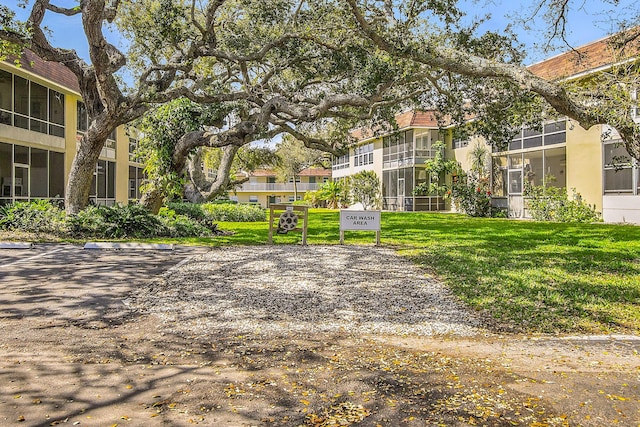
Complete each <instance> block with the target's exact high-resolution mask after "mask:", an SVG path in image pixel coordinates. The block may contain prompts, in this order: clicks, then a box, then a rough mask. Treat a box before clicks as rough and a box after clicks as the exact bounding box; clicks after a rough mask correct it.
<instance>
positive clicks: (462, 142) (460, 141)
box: [451, 139, 469, 150]
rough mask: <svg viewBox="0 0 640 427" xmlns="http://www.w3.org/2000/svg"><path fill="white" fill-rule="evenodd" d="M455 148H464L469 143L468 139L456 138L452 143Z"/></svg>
mask: <svg viewBox="0 0 640 427" xmlns="http://www.w3.org/2000/svg"><path fill="white" fill-rule="evenodd" d="M451 145H452V146H453V149H454V150H457V149H458V148H464V147H466V146H468V145H469V140H468V139H454V140H453V142H452V144H451Z"/></svg>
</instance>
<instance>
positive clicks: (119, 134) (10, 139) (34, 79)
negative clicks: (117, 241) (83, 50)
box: [0, 60, 140, 203]
mask: <svg viewBox="0 0 640 427" xmlns="http://www.w3.org/2000/svg"><path fill="white" fill-rule="evenodd" d="M38 61H39V62H38V63H37V64H36V65H37V66H38V67H37V69H38V70H40V71H42V70H46V69H47V66H48V64H47V63H45V62H43V61H41V60H38ZM52 67H53V66H52ZM29 69H30V67H29V66H28V65H25V66H23V67H15V66H14V65H12V64H11V63H7V62H0V70H3V71H5V72H8V73H11V74H13V75H14V76H18V77H21V78H24V79H27V80H28V81H30V82H31V84H33V83H35V84H38V85H41V86H44V87H46V88H48V89H49V90H53V91H56V92H59V93H61V94H63V95H64V125H63V126H64V137H60V136H53V135H49V134H45V133H41V132H37V131H35V130H28V129H23V128H21V127H17V126H13V125H6V124H0V143H5V144H10V145H12V146H14V147H29V148H30V149H31V150H34V149H38V150H47V151H49V152H54V153H63V155H64V166H63V168H62V169H63V170H59V169H57V170H53V168H52V167H51V165H48V169H49V174H51V173H53V174H56V176H59V175H57V174H63V177H64V187H65V188H66V183H67V180H68V176H69V172H70V171H71V165H72V162H73V158H74V156H75V153H76V151H77V147H78V143H79V139H80V137H79V135H78V132H77V128H78V123H77V122H78V121H77V105H78V102H80V101H81V97H80V95H79V93H78V92H76V91H75V90H73V89H70V88H68V87H66V86H64V85H62V84H59V83H56V82H55V81H53V80H50V79H47V78H44V77H42V76H41V75H38V74H36V73H35V72H30V71H29ZM52 70H53V72H54V74H55V73H60V72H61V70H60V67H58V68H56V67H53V68H52ZM62 71H64V70H62ZM66 71H68V70H66ZM69 73H70V72H69ZM58 76H59V75H58ZM66 77H69V76H68V75H67V76H66ZM52 78H55V77H52ZM14 81H15V77H14ZM49 95H51V93H50V92H49ZM2 96H4V97H5V99H7V98H6V97H7V96H11V99H13V93H8V92H5V93H3V94H2ZM33 99H37V98H34V95H33V93H31V94H30V95H29V101H30V102H29V104H30V108H31V103H32V102H33ZM51 99H53V98H51ZM17 103H18V100H14V103H13V107H14V109H13V111H14V118H15V117H17V116H16V115H15V107H16V104H17ZM47 108H49V106H48V107H47ZM51 111H53V110H51ZM31 112H32V114H33V110H32V111H31ZM2 155H3V156H6V157H7V158H3V159H1V160H2V163H1V164H5V165H8V164H10V165H11V166H10V167H6V169H7V171H6V172H5V171H4V170H3V171H2V174H3V175H5V174H8V175H11V176H13V174H14V173H15V164H14V159H13V157H12V156H11V155H10V154H7V153H5V152H3V153H2ZM100 159H101V160H103V161H105V160H106V161H110V162H115V198H114V199H111V201H110V203H113V202H119V203H126V202H127V201H128V184H129V182H128V181H129V165H135V166H137V167H140V165H139V164H137V163H132V162H130V161H129V138H128V137H127V135H126V132H125V128H124V126H121V127H119V128H118V129H117V131H116V147H115V150H114V149H112V148H105V149H103V150H102V153H101V156H100ZM31 166H32V165H30V167H29V169H28V170H29V176H30V184H31V190H32V191H31V194H30V195H29V196H24V198H28V197H36V195H35V194H34V191H33V190H34V183H35V180H36V179H39V177H40V176H42V171H36V170H34V168H33V167H31ZM36 172H37V173H36ZM11 176H8V177H7V176H3V177H2V180H3V185H4V180H5V179H7V178H9V179H11ZM13 184H15V183H13ZM13 184H12V185H13ZM2 195H3V196H5V194H4V188H3V193H2ZM49 196H50V197H53V194H50V195H49ZM38 197H39V196H38ZM2 200H3V202H4V203H6V202H7V201H11V200H12V199H11V198H10V197H5V198H3V199H2Z"/></svg>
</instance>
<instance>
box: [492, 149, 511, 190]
mask: <svg viewBox="0 0 640 427" xmlns="http://www.w3.org/2000/svg"><path fill="white" fill-rule="evenodd" d="M507 172H508V168H507V156H495V157H493V195H494V196H496V197H504V196H507V195H508V194H509V190H508V189H507V183H508V182H509V179H508V178H507Z"/></svg>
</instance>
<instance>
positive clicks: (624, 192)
mask: <svg viewBox="0 0 640 427" xmlns="http://www.w3.org/2000/svg"><path fill="white" fill-rule="evenodd" d="M578 51H579V52H580V54H581V57H580V61H576V52H569V53H565V54H561V55H558V56H556V57H553V58H550V59H547V60H545V61H542V62H540V63H538V64H534V65H532V66H530V67H529V70H530V71H532V72H533V73H534V74H537V75H539V76H542V77H545V78H547V79H550V80H575V79H582V78H588V77H589V76H590V75H593V74H594V73H602V72H607V71H608V70H609V69H611V68H612V67H614V66H615V65H616V64H614V63H613V62H612V60H611V58H612V57H613V56H612V54H611V53H610V50H609V39H602V40H599V41H596V42H593V43H590V44H588V45H586V46H583V47H581V48H578ZM634 60H635V58H634ZM632 114H633V115H634V117H635V119H636V121H638V120H640V114H639V110H638V108H635V109H634V111H633V112H632ZM396 123H397V130H395V131H394V132H390V133H388V134H383V135H375V136H373V135H372V134H371V133H370V132H367V130H363V129H358V130H355V131H354V132H353V135H352V136H354V137H355V138H356V140H357V142H355V143H354V144H352V145H351V146H350V148H349V152H348V154H345V155H343V156H342V157H339V158H334V159H333V178H334V179H336V178H343V177H346V176H350V175H353V174H355V173H357V172H358V171H360V170H373V171H375V172H376V174H377V175H378V176H379V177H380V178H381V186H382V188H381V190H382V196H383V201H384V202H383V208H384V209H388V210H402V211H452V210H455V206H453V205H452V203H451V201H450V200H448V199H446V198H443V197H442V196H440V195H438V194H431V195H419V194H420V192H417V191H416V188H420V187H422V188H424V187H425V184H424V183H425V182H427V180H428V179H429V176H428V173H427V170H426V165H425V161H426V160H428V159H433V158H434V157H435V156H436V153H437V152H438V150H436V149H434V143H435V142H436V141H442V142H443V143H444V152H443V155H444V158H445V159H447V160H454V161H456V162H458V163H460V165H461V167H462V169H463V170H465V171H469V170H470V169H471V167H472V160H471V159H472V156H471V152H472V151H473V150H474V149H477V147H478V146H481V147H485V148H486V150H487V151H488V152H489V153H490V168H489V169H490V171H489V178H490V184H489V187H488V188H489V191H488V192H489V193H490V194H491V199H492V200H491V203H492V204H493V206H494V207H499V208H503V209H504V210H505V212H506V213H507V214H508V216H509V217H512V218H528V217H530V212H529V209H528V208H529V204H528V195H527V188H531V187H533V186H535V187H539V186H547V187H555V188H558V189H564V190H566V192H567V194H568V196H569V198H572V197H573V194H574V192H575V193H576V194H579V195H580V197H581V198H582V200H583V201H584V202H586V203H587V204H589V205H592V206H594V207H595V210H596V211H598V212H601V213H602V218H603V219H604V221H605V222H613V223H619V222H620V223H622V222H626V223H635V224H640V168H639V165H638V162H637V161H636V160H634V159H632V158H631V156H629V154H628V153H627V152H626V150H625V148H624V147H623V146H622V145H621V144H620V142H621V139H620V137H619V135H618V134H617V133H616V132H615V130H613V129H612V128H611V127H609V126H606V125H596V126H593V127H592V128H590V129H588V130H585V129H583V128H582V127H580V125H578V124H577V123H576V122H575V121H572V120H570V119H567V118H558V119H555V120H553V121H548V122H545V123H542V124H541V125H540V126H539V127H538V128H537V129H528V128H527V129H522V130H521V131H520V132H519V133H518V134H517V135H516V136H515V137H514V138H513V139H512V140H511V141H505V143H504V144H503V147H504V148H502V149H497V148H495V147H489V146H487V145H486V144H485V142H484V140H483V139H482V138H480V137H475V136H473V137H471V138H469V139H468V140H455V139H454V138H452V129H451V128H447V127H446V126H445V127H442V126H439V125H438V122H437V120H436V114H435V113H434V112H432V111H408V112H404V113H401V114H398V115H397V116H396ZM440 179H441V180H442V182H443V183H444V184H445V185H449V186H450V185H451V183H452V181H453V180H454V179H456V177H455V176H452V175H448V176H443V177H440Z"/></svg>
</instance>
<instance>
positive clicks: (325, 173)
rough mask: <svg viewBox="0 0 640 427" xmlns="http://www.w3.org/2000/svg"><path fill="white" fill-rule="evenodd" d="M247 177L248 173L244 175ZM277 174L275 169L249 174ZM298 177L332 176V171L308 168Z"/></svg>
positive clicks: (260, 170) (259, 170)
mask: <svg viewBox="0 0 640 427" xmlns="http://www.w3.org/2000/svg"><path fill="white" fill-rule="evenodd" d="M243 175H246V173H243ZM276 175H277V172H276V171H275V170H273V169H256V170H255V171H253V172H251V173H249V176H276ZM298 176H323V177H324V176H331V169H324V168H307V169H304V170H303V171H302V172H300V173H299V174H298Z"/></svg>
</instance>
